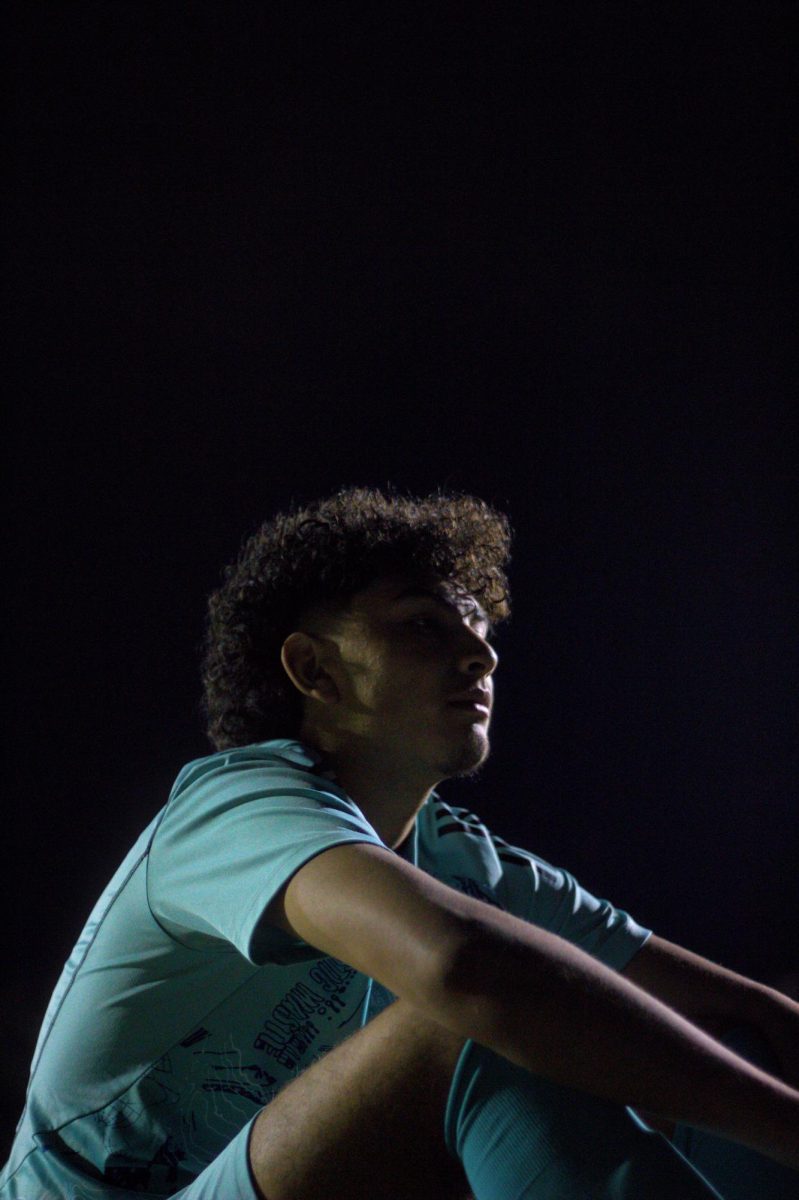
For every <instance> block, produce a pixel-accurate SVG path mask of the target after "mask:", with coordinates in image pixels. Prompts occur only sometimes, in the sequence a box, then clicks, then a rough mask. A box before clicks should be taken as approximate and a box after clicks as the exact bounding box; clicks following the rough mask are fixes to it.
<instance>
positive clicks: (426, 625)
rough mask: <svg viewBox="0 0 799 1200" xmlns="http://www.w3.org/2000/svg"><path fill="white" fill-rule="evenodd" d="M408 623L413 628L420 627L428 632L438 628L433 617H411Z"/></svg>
mask: <svg viewBox="0 0 799 1200" xmlns="http://www.w3.org/2000/svg"><path fill="white" fill-rule="evenodd" d="M408 624H409V625H412V626H413V627H414V629H421V630H423V631H428V632H429V631H431V630H433V631H434V630H436V629H437V628H438V622H437V621H436V619H435V617H411V619H410V621H408Z"/></svg>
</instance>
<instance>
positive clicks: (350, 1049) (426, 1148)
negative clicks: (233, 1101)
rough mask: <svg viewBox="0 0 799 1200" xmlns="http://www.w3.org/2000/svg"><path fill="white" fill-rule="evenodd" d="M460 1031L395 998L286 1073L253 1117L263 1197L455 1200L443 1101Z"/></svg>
mask: <svg viewBox="0 0 799 1200" xmlns="http://www.w3.org/2000/svg"><path fill="white" fill-rule="evenodd" d="M462 1047H463V1039H462V1038H459V1037H457V1036H456V1035H454V1034H452V1033H450V1031H449V1030H447V1029H444V1028H442V1026H440V1025H437V1024H436V1023H435V1022H433V1021H429V1020H427V1019H426V1018H425V1017H423V1016H422V1015H421V1014H420V1013H419V1012H418V1011H416V1010H415V1009H413V1008H412V1007H411V1006H410V1005H409V1004H407V1003H405V1002H404V1001H401V1000H400V1001H397V1002H396V1003H395V1004H392V1005H391V1006H390V1007H389V1008H387V1009H386V1010H385V1011H384V1012H382V1013H380V1014H379V1015H378V1016H377V1017H375V1018H374V1019H373V1020H372V1021H370V1022H369V1024H368V1025H366V1026H365V1028H363V1029H361V1030H360V1031H359V1032H358V1033H356V1034H353V1036H352V1037H350V1038H348V1040H347V1041H346V1042H342V1043H341V1045H339V1046H336V1047H335V1048H334V1049H333V1050H331V1051H330V1052H329V1053H328V1054H326V1055H325V1056H324V1058H322V1059H320V1060H319V1061H318V1062H316V1063H314V1065H313V1066H311V1067H309V1068H308V1069H307V1070H306V1071H304V1072H303V1074H302V1075H299V1076H298V1077H297V1078H296V1079H294V1080H292V1082H291V1083H290V1084H288V1085H287V1086H286V1087H285V1088H284V1089H283V1090H282V1091H281V1092H279V1093H278V1095H277V1096H276V1097H275V1099H274V1100H273V1101H272V1102H271V1104H269V1105H268V1106H267V1107H266V1108H265V1109H263V1110H262V1111H261V1112H260V1113H259V1115H258V1117H257V1118H256V1120H255V1122H254V1124H253V1127H252V1133H251V1137H250V1164H251V1167H252V1171H253V1174H254V1177H255V1181H256V1183H257V1185H258V1188H259V1189H260V1191H261V1192H262V1193H263V1195H264V1197H267V1198H268V1200H319V1197H320V1196H324V1197H325V1200H360V1198H363V1200H367V1197H368V1200H378V1198H380V1200H383V1198H385V1200H388V1198H390V1200H405V1198H406V1197H407V1200H426V1198H428V1197H429V1200H464V1198H465V1197H467V1196H468V1194H469V1186H468V1184H467V1182H466V1178H465V1176H464V1173H463V1169H462V1168H461V1166H460V1163H459V1162H458V1161H457V1160H456V1159H454V1158H452V1157H451V1156H450V1155H449V1153H448V1152H447V1148H446V1146H445V1142H444V1111H445V1108H446V1104H447V1097H448V1094H449V1089H450V1083H451V1080H452V1074H453V1071H454V1068H455V1064H456V1062H457V1060H458V1056H459V1054H460V1052H461V1049H462Z"/></svg>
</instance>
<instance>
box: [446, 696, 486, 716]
mask: <svg viewBox="0 0 799 1200" xmlns="http://www.w3.org/2000/svg"><path fill="white" fill-rule="evenodd" d="M448 707H449V708H460V709H462V710H463V711H464V712H470V713H479V714H480V715H481V716H483V717H490V716H491V709H490V708H489V707H488V705H487V704H483V703H481V701H479V700H450V702H449V704H448Z"/></svg>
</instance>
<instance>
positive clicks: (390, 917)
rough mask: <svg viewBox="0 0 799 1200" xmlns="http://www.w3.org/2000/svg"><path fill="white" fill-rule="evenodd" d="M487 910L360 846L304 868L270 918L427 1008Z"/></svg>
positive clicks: (339, 850) (383, 853) (283, 891)
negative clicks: (471, 929)
mask: <svg viewBox="0 0 799 1200" xmlns="http://www.w3.org/2000/svg"><path fill="white" fill-rule="evenodd" d="M482 907H483V906H482V905H480V903H479V902H478V901H476V900H472V899H470V898H469V897H467V896H462V895H461V894H460V893H459V892H456V891H455V890H454V889H453V888H450V887H447V886H446V885H445V884H443V883H440V882H439V881H438V880H436V879H434V878H433V877H432V876H430V875H428V874H427V873H426V872H424V871H421V870H419V868H418V867H414V866H412V865H411V864H410V863H407V862H405V860H404V859H402V858H400V857H398V856H397V855H396V854H393V853H392V852H391V851H389V850H386V849H383V848H381V847H378V846H373V845H370V844H368V843H358V844H353V845H343V846H335V847H333V848H332V849H330V850H326V851H324V852H323V853H321V854H318V855H317V856H316V857H315V858H312V859H311V860H310V861H309V862H307V863H305V864H304V866H302V867H301V868H300V869H299V870H298V871H297V872H296V873H295V874H294V875H293V876H292V878H291V879H290V880H289V881H288V883H287V884H286V885H285V886H284V887H283V888H282V889H281V890H280V892H279V893H278V894H277V895H276V896H275V898H274V900H273V901H272V903H271V904H270V906H269V908H268V909H267V911H266V913H265V914H264V918H263V919H264V920H266V921H267V922H269V923H271V924H274V925H277V926H278V927H279V928H280V929H282V930H283V931H284V932H286V933H288V934H289V935H290V936H292V937H299V938H302V939H303V941H305V942H308V943H309V944H310V945H312V946H315V947H316V948H317V949H318V950H321V951H322V952H323V953H325V954H329V955H331V956H332V957H333V958H338V959H341V960H342V961H344V962H346V963H348V964H349V965H350V966H352V967H355V968H356V970H358V971H362V972H363V973H364V974H367V975H371V976H373V977H374V978H376V979H378V980H379V981H380V982H381V983H383V984H385V985H386V987H388V988H390V989H391V990H392V991H393V992H395V993H396V994H397V995H400V996H404V997H405V998H406V999H410V1000H414V999H416V1000H417V1001H419V1002H424V1000H425V999H426V998H427V997H429V995H430V994H431V992H430V989H436V988H437V987H439V986H440V985H441V983H442V982H443V981H444V980H445V979H446V976H447V973H448V970H449V968H450V966H451V964H452V963H453V962H454V960H455V957H456V956H457V952H458V948H459V946H460V945H461V943H462V940H463V937H464V935H465V931H466V929H467V928H468V927H469V926H471V925H473V924H474V921H475V920H478V921H479V918H480V911H481V908H482Z"/></svg>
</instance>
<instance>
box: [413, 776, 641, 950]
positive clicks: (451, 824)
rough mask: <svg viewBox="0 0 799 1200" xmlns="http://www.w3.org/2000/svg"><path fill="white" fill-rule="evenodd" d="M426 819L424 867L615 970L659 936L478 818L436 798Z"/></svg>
mask: <svg viewBox="0 0 799 1200" xmlns="http://www.w3.org/2000/svg"><path fill="white" fill-rule="evenodd" d="M420 817H421V818H422V819H421V822H420V825H421V837H420V848H419V865H420V866H421V867H423V869H425V870H427V871H429V872H430V873H431V874H433V875H436V876H437V878H439V879H441V880H442V882H445V883H449V884H450V886H452V887H455V888H457V889H458V890H460V891H463V892H465V893H466V894H467V895H471V896H474V897H476V898H479V899H482V900H485V901H486V902H487V903H489V904H495V905H496V906H497V907H499V908H502V909H504V910H505V911H506V912H510V913H512V914H513V915H514V916H516V917H520V918H521V919H522V920H525V921H530V922H532V923H533V924H535V925H539V926H541V928H543V929H547V930H548V931H549V932H550V933H555V934H557V935H558V936H559V937H562V938H564V939H566V941H569V942H572V943H573V944H574V945H576V946H579V947H580V949H581V950H584V951H585V952H586V953H587V954H591V955H592V956H593V957H594V958H597V959H599V961H600V962H603V963H604V964H605V965H606V966H608V967H612V968H614V969H615V970H621V969H622V967H624V966H626V965H627V963H628V962H629V961H630V959H631V958H632V957H633V955H634V954H635V953H636V952H637V951H638V950H639V949H640V948H641V946H643V944H644V942H646V940H647V939H648V938H649V937H650V936H651V931H650V930H648V929H645V928H644V927H643V926H641V925H639V924H638V923H637V922H636V921H634V920H633V918H632V917H631V916H630V915H629V913H627V912H625V911H624V910H623V909H621V908H617V907H616V906H615V905H613V904H611V902H610V901H609V900H600V899H598V898H597V897H596V896H594V895H592V894H591V892H590V891H588V890H587V889H586V888H584V887H582V886H581V885H580V884H579V883H578V882H577V880H576V879H575V878H574V876H573V875H570V874H569V872H568V871H565V870H563V868H561V867H554V866H552V865H551V864H550V863H548V862H546V861H545V860H544V859H542V858H539V857H538V856H537V855H535V854H532V853H531V852H530V851H528V850H524V849H522V848H521V847H518V846H512V845H509V844H508V842H506V841H505V840H504V839H503V838H501V837H497V835H496V834H493V833H491V831H490V830H489V829H487V828H486V826H485V825H484V824H483V822H482V821H481V820H480V818H479V817H477V816H475V815H474V813H471V812H468V811H467V810H466V809H462V808H456V807H453V806H451V805H448V804H445V803H444V802H443V801H441V799H440V798H439V797H438V796H437V795H435V794H434V798H433V799H432V801H431V802H429V803H428V804H427V805H426V806H425V809H423V810H422V813H421V814H420Z"/></svg>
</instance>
